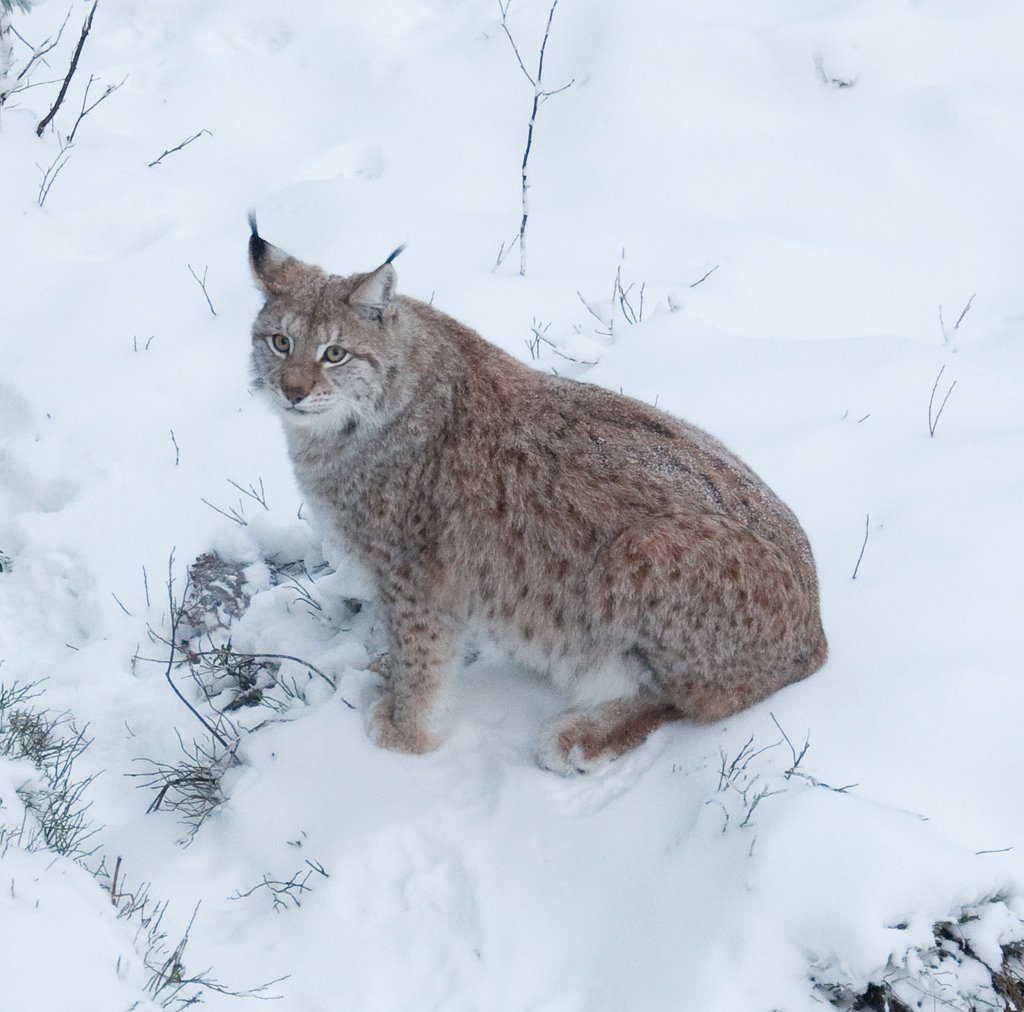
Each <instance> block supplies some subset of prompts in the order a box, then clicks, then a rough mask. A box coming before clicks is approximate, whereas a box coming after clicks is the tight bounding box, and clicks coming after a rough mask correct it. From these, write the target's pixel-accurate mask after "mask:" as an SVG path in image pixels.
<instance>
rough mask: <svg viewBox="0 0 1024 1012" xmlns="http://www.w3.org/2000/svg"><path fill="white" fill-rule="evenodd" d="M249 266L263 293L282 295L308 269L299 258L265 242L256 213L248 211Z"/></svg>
mask: <svg viewBox="0 0 1024 1012" xmlns="http://www.w3.org/2000/svg"><path fill="white" fill-rule="evenodd" d="M249 227H250V228H251V229H252V235H250V236H249V266H250V267H251V268H252V276H253V277H254V278H255V279H256V284H258V285H259V286H260V288H261V289H263V293H264V294H265V295H270V296H278V295H284V294H285V293H286V292H287V291H289V290H290V289H292V288H294V287H295V285H296V284H298V282H299V281H300V280H301V278H302V276H303V274H304V273H305V272H306V271H307V270H308V269H309V268H308V267H307V266H306V265H305V264H304V263H302V261H301V260H296V259H295V257H293V256H289V255H288V254H287V253H285V251H284V250H282V249H278V248H277V247H276V246H274V245H272V244H271V243H269V242H267V240H266V239H264V238H263V237H262V236H261V235H260V234H259V231H258V230H257V228H256V215H255V213H253V212H252V211H250V212H249Z"/></svg>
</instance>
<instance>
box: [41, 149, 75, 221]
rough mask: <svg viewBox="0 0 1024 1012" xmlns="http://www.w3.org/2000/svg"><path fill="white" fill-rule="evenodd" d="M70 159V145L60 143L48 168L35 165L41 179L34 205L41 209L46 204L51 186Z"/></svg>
mask: <svg viewBox="0 0 1024 1012" xmlns="http://www.w3.org/2000/svg"><path fill="white" fill-rule="evenodd" d="M70 158H71V145H70V144H68V143H67V142H64V141H62V142H61V146H60V150H59V151H58V152H57V157H56V158H54V160H53V161H52V162H50V165H49V167H48V168H46V169H44V168H43V167H42V166H41V165H38V164H37V165H36V167H37V168H38V169H39V170H40V172H42V174H43V178H42V179H41V180H40V182H39V190H38V192H37V194H36V204H37V205H38V206H39V207H42V206H43V205H44V204H45V203H46V198H47V197H48V196H49V195H50V190H51V189H52V188H53V184H54V183H55V182H57V177H58V176H59V175H60V173H61V170H62V169H63V168H64V166H65V165H67V163H68V161H69V160H70Z"/></svg>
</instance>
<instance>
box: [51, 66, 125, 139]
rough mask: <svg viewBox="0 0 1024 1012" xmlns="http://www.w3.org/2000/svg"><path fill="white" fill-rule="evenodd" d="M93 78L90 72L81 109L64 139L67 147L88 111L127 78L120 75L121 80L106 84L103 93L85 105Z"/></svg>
mask: <svg viewBox="0 0 1024 1012" xmlns="http://www.w3.org/2000/svg"><path fill="white" fill-rule="evenodd" d="M95 80H96V78H95V77H93V76H92V74H90V75H89V80H88V82H87V83H86V85H85V94H84V95H82V109H81V111H80V112H79V114H78V119H76V120H75V125H74V126H73V127H72V128H71V133H69V134H68V136H67V139H66V141H65V143H66V144H67V146H68V147H70V146H71V145H72V144H73V143H74V140H75V132H76V131H77V130H78V126H79V124H80V123H81V122H82V120H83V119H85V117H86V116H88V115H89V113H91V112H92V111H93V109H95V108H96V106H98V105H99V104H100V102H102V101H103V100H104V99H106V98H109V97H110V96H111V95H113V94H114V92H115V91H117V89H118V88H120V87H121V86H122V85H123V84H124V82H125V81H127V80H128V75H127V74H125V76H124V77H122V78H121V80H120V81H118V82H117V84H108V85H107V86H106V88H104V89H103V94H102V95H100V97H99V98H98V99H96V101H95V102H93V103H92V105H87V104H86V103H87V102H88V101H89V89H90V88H91V87H92V83H93V81H95Z"/></svg>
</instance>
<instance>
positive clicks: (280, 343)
mask: <svg viewBox="0 0 1024 1012" xmlns="http://www.w3.org/2000/svg"><path fill="white" fill-rule="evenodd" d="M267 343H268V344H269V345H270V347H271V349H272V350H273V351H276V352H277V354H278V355H287V354H288V352H290V351H291V350H292V339H291V338H290V337H288V336H287V335H285V334H271V336H270V337H268V338H267Z"/></svg>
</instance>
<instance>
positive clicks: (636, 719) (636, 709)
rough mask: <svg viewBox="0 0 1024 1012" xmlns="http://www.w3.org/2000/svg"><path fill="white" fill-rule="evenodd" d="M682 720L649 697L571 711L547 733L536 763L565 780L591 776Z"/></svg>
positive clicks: (543, 736) (550, 727)
mask: <svg viewBox="0 0 1024 1012" xmlns="http://www.w3.org/2000/svg"><path fill="white" fill-rule="evenodd" d="M680 716H681V714H680V713H679V711H678V710H677V709H676V708H675V707H674V706H672V705H671V704H670V703H666V702H664V700H660V699H655V698H653V697H651V696H647V695H641V696H637V697H636V698H634V699H613V700H611V701H610V702H607V703H601V704H600V705H599V706H591V707H584V708H581V709H576V710H569V711H567V712H566V713H563V714H562V715H561V716H560V717H557V718H556V719H555V720H554V721H552V723H550V724H549V725H548V726H547V727H546V728H545V729H544V732H543V734H542V735H541V739H540V743H539V746H538V748H537V762H538V763H539V764H540V765H541V766H543V767H544V769H546V770H551V772H552V773H561V774H562V775H563V776H568V775H569V774H572V773H591V772H593V771H594V770H596V769H599V768H600V767H601V766H604V765H605V764H606V763H609V762H611V761H612V760H613V759H618V758H619V756H621V755H624V754H625V753H626V752H628V751H629V750H630V749H634V748H636V747H637V745H640V744H642V743H643V742H644V741H645V740H646V739H647V736H648V735H649V734H650V733H651V732H652V731H654V730H656V729H657V728H659V727H661V725H662V724H667V723H668V722H669V721H671V720H678V719H679V718H680Z"/></svg>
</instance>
